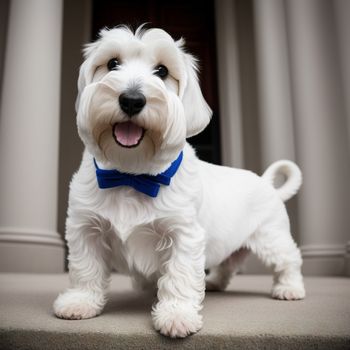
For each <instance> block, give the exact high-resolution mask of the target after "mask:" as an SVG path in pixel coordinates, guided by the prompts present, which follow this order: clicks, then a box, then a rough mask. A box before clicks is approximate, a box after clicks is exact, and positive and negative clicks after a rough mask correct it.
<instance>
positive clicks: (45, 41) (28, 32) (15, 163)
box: [0, 0, 64, 272]
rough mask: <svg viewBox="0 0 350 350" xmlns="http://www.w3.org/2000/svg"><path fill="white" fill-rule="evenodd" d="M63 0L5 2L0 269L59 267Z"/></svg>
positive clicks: (0, 124) (0, 122)
mask: <svg viewBox="0 0 350 350" xmlns="http://www.w3.org/2000/svg"><path fill="white" fill-rule="evenodd" d="M62 7H63V4H62V0H26V1H23V0H11V4H10V13H9V24H8V33H7V46H6V56H5V70H4V80H3V89H2V106H1V112H0V113H1V120H0V169H1V170H0V173H1V176H0V206H1V208H0V269H1V270H2V271H37V272H39V271H42V272H44V271H45V272H50V271H62V270H63V266H64V248H63V241H62V239H61V237H60V235H59V234H58V233H57V189H58V137H59V112H60V111H59V109H60V108H59V99H60V63H61V32H62Z"/></svg>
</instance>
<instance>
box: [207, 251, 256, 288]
mask: <svg viewBox="0 0 350 350" xmlns="http://www.w3.org/2000/svg"><path fill="white" fill-rule="evenodd" d="M249 253H250V251H249V249H246V248H241V249H239V250H237V251H236V252H234V253H233V254H232V255H230V256H229V257H228V258H227V259H225V260H224V261H223V262H222V263H221V264H220V265H218V266H214V267H212V268H210V270H209V274H208V275H207V276H206V278H205V289H206V290H207V291H222V290H225V289H226V287H227V286H228V284H229V282H230V279H231V277H232V276H233V275H234V274H236V273H237V272H238V270H239V268H240V266H241V265H242V264H243V262H244V260H245V258H246V257H247V256H248V255H249Z"/></svg>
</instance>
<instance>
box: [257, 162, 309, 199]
mask: <svg viewBox="0 0 350 350" xmlns="http://www.w3.org/2000/svg"><path fill="white" fill-rule="evenodd" d="M277 175H282V176H284V177H285V182H284V183H283V185H282V186H280V187H277V188H276V187H275V186H274V182H275V179H276V176H277ZM262 178H263V179H265V180H266V181H268V182H269V183H270V184H271V185H272V186H273V187H275V188H276V191H277V192H278V194H279V196H280V198H281V199H282V200H283V202H286V201H287V200H288V199H290V198H291V197H293V196H294V195H295V194H296V193H297V192H298V190H299V188H300V186H301V184H302V181H303V178H302V174H301V171H300V169H299V167H298V166H297V165H296V164H295V163H293V162H291V161H289V160H279V161H277V162H275V163H272V164H271V165H270V166H269V167H268V168H267V169H266V171H265V172H264V174H263V175H262Z"/></svg>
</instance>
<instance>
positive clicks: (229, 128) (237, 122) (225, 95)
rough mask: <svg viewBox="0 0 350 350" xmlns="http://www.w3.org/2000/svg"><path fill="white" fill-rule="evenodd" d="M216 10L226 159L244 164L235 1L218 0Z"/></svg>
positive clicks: (236, 165)
mask: <svg viewBox="0 0 350 350" xmlns="http://www.w3.org/2000/svg"><path fill="white" fill-rule="evenodd" d="M215 12H216V41H217V55H218V75H219V77H218V81H219V103H220V115H221V118H220V133H221V145H222V147H221V150H222V151H221V152H222V162H223V164H224V165H228V166H235V167H239V168H242V167H244V159H243V158H244V157H243V154H244V153H243V130H242V120H241V118H242V112H241V103H240V101H241V97H240V78H239V64H238V49H237V45H238V44H237V35H236V30H235V4H234V2H233V1H231V0H216V1H215Z"/></svg>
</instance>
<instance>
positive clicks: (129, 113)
mask: <svg viewBox="0 0 350 350" xmlns="http://www.w3.org/2000/svg"><path fill="white" fill-rule="evenodd" d="M84 54H85V61H84V63H83V64H82V66H81V68H80V75H79V81H78V99H77V103H76V109H77V114H78V116H77V123H78V131H79V135H80V137H81V138H82V140H83V142H84V144H85V146H86V147H87V148H88V150H89V152H90V153H91V154H92V155H93V156H94V157H95V158H96V159H97V160H98V161H101V162H104V163H105V164H108V165H110V166H111V167H114V168H117V169H118V170H120V171H124V172H129V173H135V174H138V173H148V174H157V173H159V171H160V170H161V169H163V170H164V167H166V166H167V165H169V163H170V162H172V161H173V160H175V159H176V158H177V156H178V154H179V153H180V152H181V150H182V148H183V147H184V145H185V140H186V137H190V136H193V135H196V134H198V133H199V132H201V131H202V130H203V129H204V128H205V127H206V126H207V124H208V123H209V120H210V117H211V110H210V108H209V107H208V105H207V103H206V102H205V100H204V98H203V95H202V93H201V90H200V87H199V84H198V81H197V74H196V64H195V60H194V58H193V57H192V56H191V55H189V54H187V53H185V52H184V51H183V49H182V41H181V40H180V41H177V42H175V41H174V40H173V39H172V38H171V37H170V36H169V35H168V34H167V33H166V32H164V31H163V30H161V29H150V30H142V29H139V30H137V31H136V33H135V34H134V33H132V32H131V31H130V30H129V29H128V28H125V27H117V28H115V29H112V30H102V31H101V33H100V39H99V40H97V41H96V42H94V43H92V44H89V45H87V47H86V49H85V51H84Z"/></svg>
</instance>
